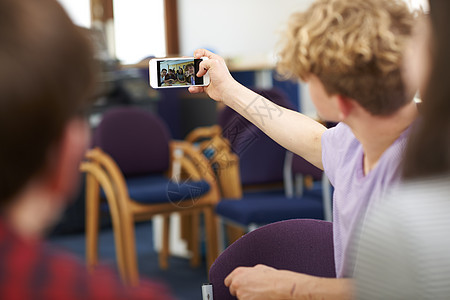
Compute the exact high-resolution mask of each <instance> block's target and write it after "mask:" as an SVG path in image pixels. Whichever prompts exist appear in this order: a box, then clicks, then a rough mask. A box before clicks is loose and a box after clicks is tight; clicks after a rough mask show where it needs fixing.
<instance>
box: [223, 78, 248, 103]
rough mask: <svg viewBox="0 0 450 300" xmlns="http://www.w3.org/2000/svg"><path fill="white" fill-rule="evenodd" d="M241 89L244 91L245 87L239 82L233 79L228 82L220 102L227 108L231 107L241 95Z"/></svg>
mask: <svg viewBox="0 0 450 300" xmlns="http://www.w3.org/2000/svg"><path fill="white" fill-rule="evenodd" d="M243 88H244V89H245V87H244V86H243V85H241V84H240V83H239V82H237V81H235V80H234V79H233V80H230V82H229V83H228V84H227V85H226V88H224V89H223V92H222V102H223V103H224V104H225V105H227V106H230V107H233V104H234V103H235V102H236V100H237V99H238V98H239V96H240V95H241V94H242V89H243Z"/></svg>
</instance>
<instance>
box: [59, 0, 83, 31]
mask: <svg viewBox="0 0 450 300" xmlns="http://www.w3.org/2000/svg"><path fill="white" fill-rule="evenodd" d="M58 2H59V3H60V4H61V5H62V6H63V7H64V9H65V10H66V12H67V14H68V15H69V16H70V18H71V19H72V21H73V22H74V23H75V24H76V25H78V26H82V27H87V28H89V27H91V1H90V0H76V1H75V0H58Z"/></svg>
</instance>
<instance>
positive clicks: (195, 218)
mask: <svg viewBox="0 0 450 300" xmlns="http://www.w3.org/2000/svg"><path fill="white" fill-rule="evenodd" d="M199 229H200V213H199V212H198V211H194V212H193V213H192V224H191V236H190V241H191V242H190V244H191V251H192V257H191V266H192V267H198V266H199V265H200V249H199V234H198V233H199Z"/></svg>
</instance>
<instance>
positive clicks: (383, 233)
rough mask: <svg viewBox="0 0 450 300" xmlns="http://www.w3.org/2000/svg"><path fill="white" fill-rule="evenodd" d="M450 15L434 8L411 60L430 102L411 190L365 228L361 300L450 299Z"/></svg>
mask: <svg viewBox="0 0 450 300" xmlns="http://www.w3.org/2000/svg"><path fill="white" fill-rule="evenodd" d="M449 12H450V1H448V0H430V18H429V19H426V18H424V19H423V21H422V22H421V23H419V24H418V28H417V30H416V32H417V33H416V37H415V38H414V43H413V44H412V45H411V48H412V50H411V53H412V55H409V57H410V59H407V60H406V63H407V65H406V66H405V67H406V68H405V69H406V70H407V72H406V74H407V76H406V77H407V79H408V82H409V83H410V84H413V85H415V86H419V87H420V90H421V94H422V95H423V102H422V104H421V108H420V111H421V115H422V117H421V120H420V122H419V123H418V125H417V127H416V128H414V131H413V132H412V134H411V137H410V141H409V143H408V145H407V149H406V155H405V160H404V167H403V180H404V183H402V185H400V186H399V187H397V188H396V189H394V190H393V191H392V192H391V193H390V194H389V196H388V197H387V198H386V199H383V201H381V202H380V203H379V205H377V206H375V207H374V208H373V213H370V214H369V215H368V219H367V220H366V222H365V223H364V226H363V230H362V233H361V239H360V242H359V247H358V249H357V256H356V264H355V278H356V292H357V296H358V299H449V298H450V238H449V232H450V82H449V81H450V79H449V78H450V57H449V53H450V18H449V15H448V14H449ZM430 21H431V22H430ZM371 212H372V210H371Z"/></svg>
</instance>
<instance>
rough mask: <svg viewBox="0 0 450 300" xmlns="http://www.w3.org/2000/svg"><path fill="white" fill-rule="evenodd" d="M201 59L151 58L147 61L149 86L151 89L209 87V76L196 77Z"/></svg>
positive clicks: (204, 58) (203, 58)
mask: <svg viewBox="0 0 450 300" xmlns="http://www.w3.org/2000/svg"><path fill="white" fill-rule="evenodd" d="M206 59H208V58H207V57H202V58H199V59H196V58H195V59H194V58H193V57H176V58H153V59H151V60H150V61H149V68H148V70H149V73H150V74H149V75H150V86H151V87H152V88H155V89H158V88H176V87H189V86H192V85H195V86H207V85H209V74H208V73H206V74H205V75H203V76H202V77H197V76H196V75H197V72H198V69H199V65H200V63H201V62H202V61H203V60H206Z"/></svg>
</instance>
